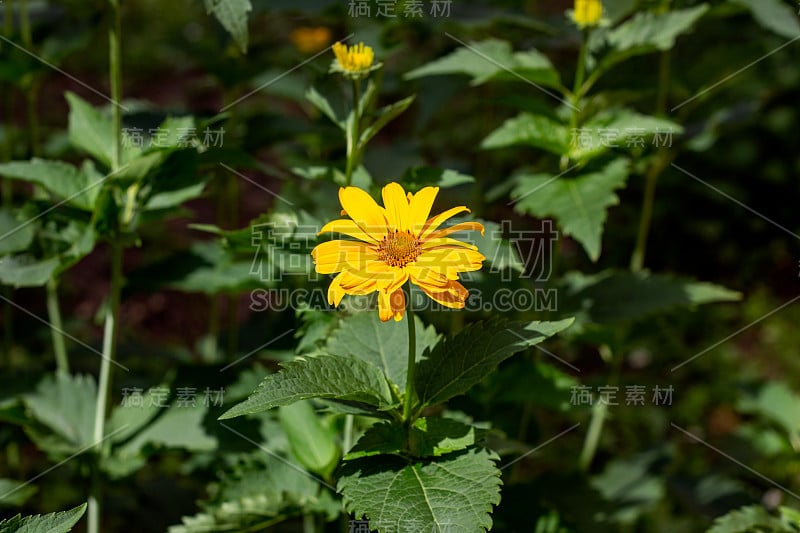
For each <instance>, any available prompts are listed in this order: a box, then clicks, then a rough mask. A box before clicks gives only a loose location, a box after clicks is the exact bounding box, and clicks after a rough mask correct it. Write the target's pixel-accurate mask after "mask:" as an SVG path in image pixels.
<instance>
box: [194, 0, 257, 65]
mask: <svg viewBox="0 0 800 533" xmlns="http://www.w3.org/2000/svg"><path fill="white" fill-rule="evenodd" d="M205 2H206V12H207V13H209V14H213V15H214V16H215V17H216V18H217V20H218V21H219V23H220V24H222V27H223V28H225V29H226V30H227V31H228V33H230V34H231V37H233V40H234V41H236V44H237V45H238V46H239V49H240V50H241V51H242V52H245V53H246V52H247V43H248V40H249V34H248V31H247V15H248V13H250V11H252V10H253V6H252V4H251V3H250V0H205Z"/></svg>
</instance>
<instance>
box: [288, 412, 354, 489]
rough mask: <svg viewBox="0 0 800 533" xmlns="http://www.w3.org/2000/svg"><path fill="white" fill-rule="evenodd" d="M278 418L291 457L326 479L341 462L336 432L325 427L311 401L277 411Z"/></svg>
mask: <svg viewBox="0 0 800 533" xmlns="http://www.w3.org/2000/svg"><path fill="white" fill-rule="evenodd" d="M278 418H279V419H280V422H281V427H282V428H283V432H284V433H286V438H287V439H289V444H290V445H291V447H292V454H293V455H294V457H295V458H296V459H297V460H298V461H299V462H300V464H302V465H303V466H304V467H305V468H306V469H308V470H310V471H311V472H314V473H317V474H320V475H321V476H322V477H324V478H327V477H328V476H330V475H331V474H332V473H333V470H334V468H336V465H337V464H338V463H339V457H340V456H341V450H339V446H338V445H337V443H336V432H335V431H333V430H332V428H330V427H326V426H324V425H323V424H322V422H321V420H320V418H319V416H318V415H317V414H316V413H315V412H314V409H313V407H312V406H311V403H310V402H309V401H301V402H295V403H293V404H291V405H284V406H283V407H280V408H278Z"/></svg>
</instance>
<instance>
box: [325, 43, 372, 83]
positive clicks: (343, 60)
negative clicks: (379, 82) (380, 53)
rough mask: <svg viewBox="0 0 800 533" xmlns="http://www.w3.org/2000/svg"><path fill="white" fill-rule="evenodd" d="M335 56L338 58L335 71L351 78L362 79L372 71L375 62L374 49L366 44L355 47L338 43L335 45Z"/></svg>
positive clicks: (334, 67)
mask: <svg viewBox="0 0 800 533" xmlns="http://www.w3.org/2000/svg"><path fill="white" fill-rule="evenodd" d="M333 54H334V55H335V56H336V61H335V62H334V64H333V69H334V70H338V71H339V72H342V73H344V74H345V75H349V76H351V77H361V76H363V75H364V74H366V73H368V72H369V71H370V70H372V68H373V67H372V62H373V61H374V60H375V52H374V51H373V50H372V47H370V46H366V45H365V44H364V43H358V44H357V45H354V46H347V45H345V44H342V43H336V44H334V45H333Z"/></svg>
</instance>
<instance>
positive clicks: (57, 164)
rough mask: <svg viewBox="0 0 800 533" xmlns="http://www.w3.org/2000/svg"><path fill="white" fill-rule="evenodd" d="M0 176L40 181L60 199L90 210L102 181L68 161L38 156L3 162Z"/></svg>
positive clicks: (32, 181)
mask: <svg viewBox="0 0 800 533" xmlns="http://www.w3.org/2000/svg"><path fill="white" fill-rule="evenodd" d="M0 176H5V177H7V178H11V179H15V180H21V181H26V182H28V183H33V184H34V185H39V186H41V187H43V188H44V189H46V190H47V191H48V192H51V193H52V194H54V195H55V196H56V197H57V198H58V199H59V200H66V203H68V204H70V205H72V206H75V207H78V208H80V209H85V210H88V211H91V210H92V208H93V207H94V203H95V199H96V198H97V195H98V193H99V192H100V185H101V182H102V181H103V178H102V177H100V178H99V179H97V178H95V177H92V176H90V175H88V174H87V173H85V172H83V170H81V169H79V168H76V167H74V166H72V165H69V164H67V163H63V162H61V161H48V160H46V159H38V158H33V159H31V160H30V161H12V162H10V163H0Z"/></svg>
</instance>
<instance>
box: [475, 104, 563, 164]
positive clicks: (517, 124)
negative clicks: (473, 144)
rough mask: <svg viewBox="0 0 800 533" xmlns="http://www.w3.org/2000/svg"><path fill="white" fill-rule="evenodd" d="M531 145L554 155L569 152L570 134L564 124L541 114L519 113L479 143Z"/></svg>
mask: <svg viewBox="0 0 800 533" xmlns="http://www.w3.org/2000/svg"><path fill="white" fill-rule="evenodd" d="M520 145H524V146H532V147H535V148H541V149H542V150H547V151H548V152H551V153H553V154H556V155H564V154H566V153H568V152H569V147H570V134H569V131H568V130H567V128H566V126H564V125H563V124H561V123H559V122H556V121H554V120H552V119H550V118H547V117H545V116H542V115H533V114H531V113H520V114H519V115H517V116H516V117H513V118H510V119H508V120H506V121H505V122H504V123H503V124H502V125H501V126H500V127H499V128H497V129H496V130H494V131H493V132H492V133H490V134H489V136H488V137H486V138H485V139H484V140H483V142H482V143H481V148H485V149H494V148H505V147H508V146H520Z"/></svg>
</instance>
